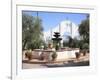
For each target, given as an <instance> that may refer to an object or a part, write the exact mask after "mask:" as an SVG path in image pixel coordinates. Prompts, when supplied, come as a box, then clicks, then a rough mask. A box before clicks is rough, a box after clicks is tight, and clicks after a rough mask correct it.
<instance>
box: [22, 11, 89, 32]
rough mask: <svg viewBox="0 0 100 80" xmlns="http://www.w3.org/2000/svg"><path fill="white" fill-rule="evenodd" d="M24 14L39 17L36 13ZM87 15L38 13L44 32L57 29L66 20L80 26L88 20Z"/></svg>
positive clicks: (27, 12)
mask: <svg viewBox="0 0 100 80" xmlns="http://www.w3.org/2000/svg"><path fill="white" fill-rule="evenodd" d="M23 13H26V14H28V15H31V16H33V17H34V16H37V12H36V11H23ZM87 15H88V14H85V13H62V12H40V11H39V12H38V16H39V17H40V18H41V19H42V25H43V29H44V32H46V31H48V30H50V29H52V28H54V27H56V26H57V25H58V24H59V23H60V22H62V21H64V20H70V21H72V22H73V23H75V24H76V25H79V24H80V23H81V21H83V20H84V19H86V17H87Z"/></svg>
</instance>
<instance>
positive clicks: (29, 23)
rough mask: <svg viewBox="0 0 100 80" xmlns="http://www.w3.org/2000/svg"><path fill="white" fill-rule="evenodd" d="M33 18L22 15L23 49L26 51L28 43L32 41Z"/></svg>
mask: <svg viewBox="0 0 100 80" xmlns="http://www.w3.org/2000/svg"><path fill="white" fill-rule="evenodd" d="M33 20H34V19H33V17H32V16H29V15H27V14H24V13H23V14H22V47H23V49H25V47H26V45H27V43H28V42H30V41H31V39H32V33H34V32H33V25H34V24H33Z"/></svg>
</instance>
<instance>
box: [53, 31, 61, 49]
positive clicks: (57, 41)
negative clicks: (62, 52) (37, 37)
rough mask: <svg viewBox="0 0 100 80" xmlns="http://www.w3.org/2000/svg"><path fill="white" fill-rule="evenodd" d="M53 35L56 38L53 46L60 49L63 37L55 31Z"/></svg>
mask: <svg viewBox="0 0 100 80" xmlns="http://www.w3.org/2000/svg"><path fill="white" fill-rule="evenodd" d="M53 36H54V37H55V38H52V40H53V46H54V47H55V49H56V50H59V48H60V47H61V43H60V41H61V40H62V38H60V33H59V32H54V35H53Z"/></svg>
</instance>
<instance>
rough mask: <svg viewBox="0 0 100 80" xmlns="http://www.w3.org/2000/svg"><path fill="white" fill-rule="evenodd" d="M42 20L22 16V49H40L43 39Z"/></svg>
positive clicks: (25, 15)
mask: <svg viewBox="0 0 100 80" xmlns="http://www.w3.org/2000/svg"><path fill="white" fill-rule="evenodd" d="M42 31H43V27H42V20H41V19H40V18H39V17H33V16H30V15H27V14H25V13H23V15H22V47H23V49H25V48H29V49H30V48H31V49H36V48H40V46H41V44H42V42H43V39H42V36H43V33H42Z"/></svg>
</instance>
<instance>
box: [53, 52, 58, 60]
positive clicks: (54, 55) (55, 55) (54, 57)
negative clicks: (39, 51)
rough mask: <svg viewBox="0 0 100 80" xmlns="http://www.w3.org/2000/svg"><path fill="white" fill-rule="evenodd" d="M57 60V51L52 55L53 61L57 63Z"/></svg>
mask: <svg viewBox="0 0 100 80" xmlns="http://www.w3.org/2000/svg"><path fill="white" fill-rule="evenodd" d="M56 58H57V54H56V51H54V52H53V54H52V61H55V60H56Z"/></svg>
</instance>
